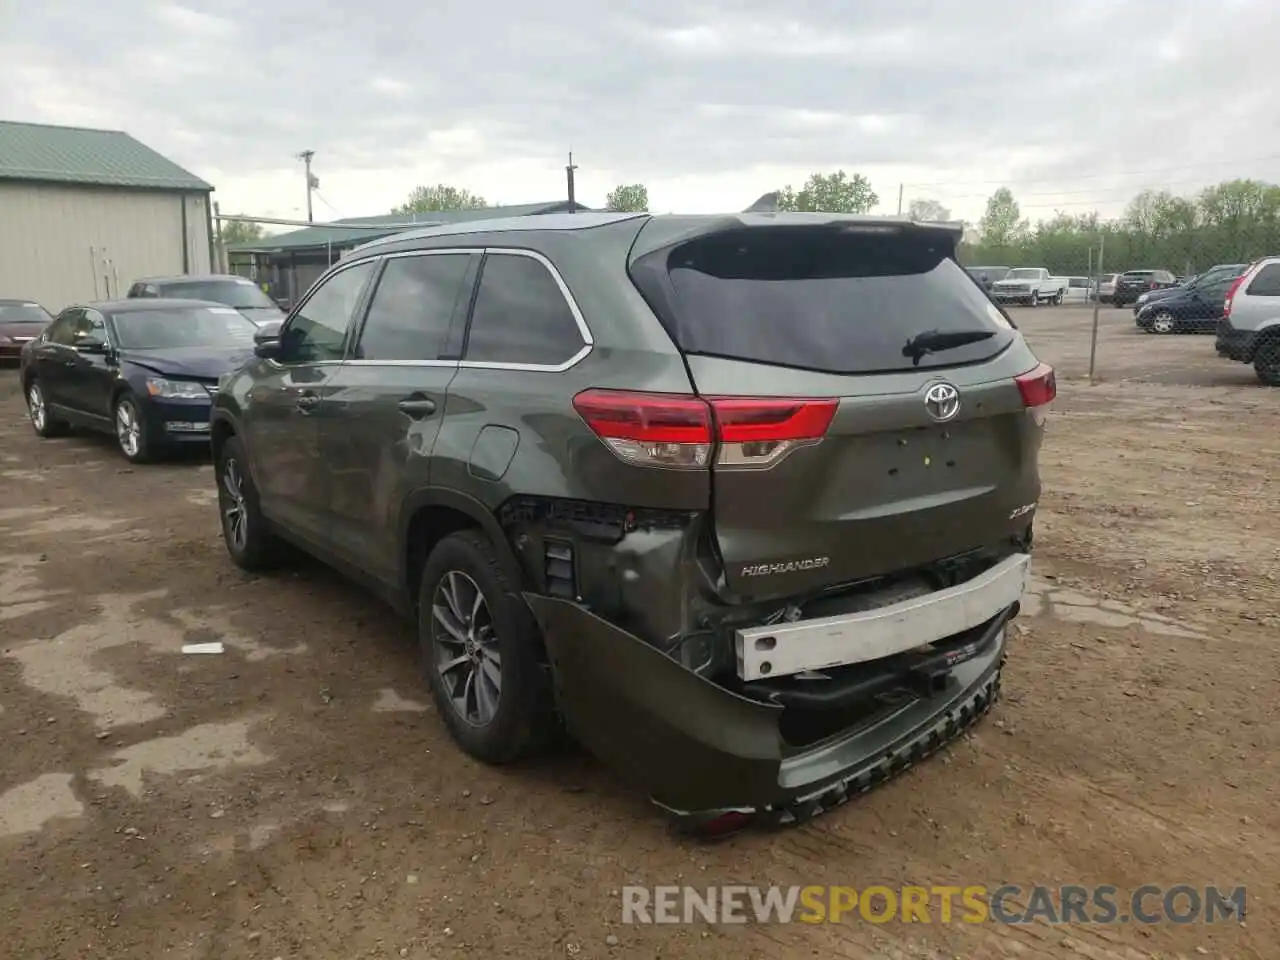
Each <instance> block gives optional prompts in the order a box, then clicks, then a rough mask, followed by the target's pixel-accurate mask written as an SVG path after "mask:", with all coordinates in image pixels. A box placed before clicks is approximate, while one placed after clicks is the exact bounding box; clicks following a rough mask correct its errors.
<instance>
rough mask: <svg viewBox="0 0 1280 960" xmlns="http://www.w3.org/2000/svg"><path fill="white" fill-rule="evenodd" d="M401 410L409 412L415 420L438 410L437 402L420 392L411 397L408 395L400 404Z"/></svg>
mask: <svg viewBox="0 0 1280 960" xmlns="http://www.w3.org/2000/svg"><path fill="white" fill-rule="evenodd" d="M398 406H399V407H400V410H401V412H403V413H407V414H408V415H409V416H410V417H412V418H413V419H414V420H418V419H421V418H422V417H425V416H426V415H427V414H430V413H435V412H436V402H435V401H434V400H432V399H431V398H429V397H424V396H423V395H422V394H420V393H415V394H414V395H413V396H411V397H406V398H405V399H404V400H401V401H400V403H399V404H398Z"/></svg>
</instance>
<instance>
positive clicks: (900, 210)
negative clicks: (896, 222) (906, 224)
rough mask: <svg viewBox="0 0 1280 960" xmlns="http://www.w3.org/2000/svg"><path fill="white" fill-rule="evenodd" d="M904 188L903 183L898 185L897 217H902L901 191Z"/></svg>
mask: <svg viewBox="0 0 1280 960" xmlns="http://www.w3.org/2000/svg"><path fill="white" fill-rule="evenodd" d="M905 187H906V184H905V183H900V184H898V216H902V191H903V189H904V188H905Z"/></svg>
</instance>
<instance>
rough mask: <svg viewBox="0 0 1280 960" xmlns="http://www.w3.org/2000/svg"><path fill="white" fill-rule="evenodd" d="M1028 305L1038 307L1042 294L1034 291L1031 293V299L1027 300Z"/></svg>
mask: <svg viewBox="0 0 1280 960" xmlns="http://www.w3.org/2000/svg"><path fill="white" fill-rule="evenodd" d="M1027 306H1028V307H1038V306H1040V294H1038V293H1033V294H1032V295H1031V299H1030V300H1028V301H1027Z"/></svg>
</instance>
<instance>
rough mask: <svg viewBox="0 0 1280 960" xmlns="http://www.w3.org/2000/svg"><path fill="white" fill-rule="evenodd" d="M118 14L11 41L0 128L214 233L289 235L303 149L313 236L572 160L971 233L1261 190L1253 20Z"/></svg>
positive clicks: (746, 195)
mask: <svg viewBox="0 0 1280 960" xmlns="http://www.w3.org/2000/svg"><path fill="white" fill-rule="evenodd" d="M114 6H115V5H114V4H112V3H103V4H98V5H96V6H95V5H85V4H83V3H80V2H78V0H46V2H45V3H44V4H42V5H34V6H29V7H26V8H24V10H23V12H22V15H21V17H20V18H18V17H11V18H10V21H9V23H7V24H6V29H5V31H4V32H3V33H2V34H0V115H3V116H6V117H10V118H15V119H29V120H37V121H46V122H53V123H77V124H84V125H89V126H107V127H114V128H121V129H127V130H128V131H129V132H130V133H132V134H133V135H135V136H136V137H138V138H139V139H141V140H143V141H144V142H146V143H147V144H149V145H151V146H152V147H154V148H155V149H157V150H159V151H161V152H162V153H165V154H166V155H168V156H170V157H172V158H173V159H174V160H175V161H177V162H179V163H181V164H182V165H184V166H186V167H188V168H189V169H191V170H192V171H193V172H195V173H198V174H200V175H201V176H204V177H206V178H207V179H210V180H212V181H213V182H214V183H215V185H216V186H217V187H218V198H219V200H220V202H221V204H222V206H223V209H236V210H244V211H250V212H259V213H262V214H264V215H267V214H272V213H274V214H275V215H277V216H289V215H291V214H290V211H295V210H296V209H297V208H298V207H299V206H300V204H303V203H304V202H305V196H304V194H303V193H302V171H301V166H300V164H299V163H298V161H297V160H296V159H295V155H296V154H297V153H298V152H299V151H301V150H304V149H312V150H315V151H316V158H315V171H316V174H317V176H319V177H320V180H321V193H322V196H323V202H322V203H320V204H319V205H318V212H321V213H323V212H326V211H327V214H326V215H328V214H332V213H334V212H338V213H342V214H345V215H357V214H367V213H376V212H381V211H384V210H386V209H388V208H390V206H391V205H393V204H395V203H397V202H400V201H401V200H402V199H403V197H404V196H405V195H406V194H407V193H408V192H409V191H410V190H411V189H412V188H413V186H414V185H416V184H418V183H435V182H447V183H455V184H457V185H459V186H464V187H467V188H469V189H471V190H473V191H475V192H477V193H480V194H482V195H483V196H485V197H487V198H489V199H491V200H498V199H501V200H504V201H507V202H519V201H530V200H541V199H554V198H558V197H561V196H563V195H564V165H565V162H566V155H567V152H568V151H569V150H570V149H572V150H573V152H574V159H575V162H576V163H578V164H579V170H578V195H579V197H580V198H582V199H584V200H585V201H586V202H588V203H590V202H596V203H598V202H601V201H602V200H603V198H604V194H605V193H606V192H607V190H608V189H609V188H610V187H611V186H613V185H614V184H615V183H618V182H622V181H626V182H633V181H643V182H646V183H648V184H649V188H650V196H651V198H652V201H653V203H654V205H655V207H656V208H657V209H663V210H665V209H682V210H708V209H720V210H723V209H739V208H741V207H742V206H744V205H746V204H747V203H749V202H750V201H751V200H753V199H754V198H755V197H756V196H758V195H759V194H761V193H763V192H764V191H766V190H768V189H772V188H776V187H778V186H781V185H782V184H784V183H787V182H791V183H793V184H796V185H798V184H799V183H800V182H801V181H803V179H804V178H805V176H807V174H808V173H809V172H811V171H814V170H829V169H834V168H836V167H844V168H845V169H847V170H849V171H854V170H857V171H859V172H862V173H864V174H866V175H867V176H869V177H870V178H871V180H872V183H873V184H874V186H875V187H876V189H877V191H878V192H879V194H880V196H881V198H882V207H883V208H884V209H894V208H896V204H897V197H898V189H899V184H905V186H904V187H903V193H904V205H905V203H907V202H909V201H910V200H911V199H913V198H914V197H932V198H935V199H938V200H939V201H941V202H942V203H944V204H945V205H947V206H948V207H950V208H951V209H952V210H953V211H955V213H956V214H957V215H960V216H967V217H973V218H976V217H977V216H979V215H980V213H981V210H982V206H983V202H984V200H985V197H986V196H987V195H989V194H990V193H991V191H992V190H993V189H994V188H995V187H996V186H998V185H999V184H1000V183H1002V182H1007V183H1009V184H1010V186H1011V187H1012V188H1013V190H1014V193H1015V196H1017V197H1018V198H1019V199H1020V201H1021V202H1022V205H1023V208H1024V211H1025V212H1026V213H1028V214H1030V215H1031V216H1033V217H1035V216H1049V215H1051V214H1052V212H1053V210H1054V208H1055V207H1061V208H1062V209H1066V210H1068V211H1071V212H1083V211H1084V210H1087V209H1092V208H1094V207H1101V208H1102V209H1103V212H1104V213H1114V212H1116V211H1118V210H1119V209H1120V208H1121V207H1122V206H1123V203H1124V201H1125V200H1126V199H1127V198H1128V197H1129V196H1130V195H1131V194H1133V193H1134V192H1136V191H1137V190H1138V189H1140V188H1142V187H1144V186H1149V185H1151V186H1165V185H1168V186H1169V187H1170V189H1175V190H1193V189H1195V188H1196V187H1197V186H1200V185H1203V184H1204V183H1206V182H1213V181H1216V180H1218V179H1221V178H1224V177H1229V176H1257V177H1261V178H1270V179H1280V128H1277V127H1276V125H1275V124H1271V123H1268V122H1266V118H1267V117H1269V116H1270V114H1269V112H1268V110H1269V106H1268V104H1269V99H1270V94H1269V89H1270V82H1271V75H1272V65H1271V59H1272V57H1273V53H1272V51H1273V50H1274V49H1275V48H1276V42H1277V40H1280V21H1278V20H1277V19H1276V18H1274V17H1270V16H1268V15H1267V14H1268V12H1269V6H1268V5H1267V4H1266V3H1265V0H1220V2H1218V3H1216V4H1215V5H1214V6H1213V7H1212V8H1207V7H1205V6H1204V4H1203V2H1201V0H1168V2H1159V0H1112V2H1102V0H1073V2H1072V3H1070V4H1066V5H1060V6H1059V7H1056V8H1054V7H1048V6H1045V5H1043V4H1027V3H1026V2H1025V0H1018V2H1014V0H971V2H970V3H967V4H951V5H947V4H934V3H925V2H923V0H860V2H859V3H857V4H848V3H845V2H841V0H792V2H790V3H787V4H776V3H768V2H765V0H679V2H677V0H643V2H642V0H613V2H611V3H608V4H601V3H588V2H587V0H558V2H557V0H549V2H547V3H543V4H540V5H536V6H530V5H528V4H525V3H519V2H517V0H478V2H471V3H466V4H462V3H449V4H415V3H410V2H408V0H382V2H380V3H378V4H376V5H375V6H373V7H369V8H367V9H366V8H360V7H358V6H357V7H352V6H350V5H336V6H328V7H326V6H317V5H316V4H315V3H313V2H304V0H277V2H276V3H274V4H271V5H269V6H263V5H262V4H260V3H257V2H250V0H226V2H224V3H222V4H220V5H219V6H217V7H216V8H212V9H214V10H216V13H211V12H205V11H204V10H202V9H197V8H196V5H194V4H193V3H189V4H178V3H163V4H156V5H153V6H150V7H145V8H142V12H140V13H139V12H133V13H131V14H130V15H129V16H121V15H120V11H119V10H116V9H113V8H114ZM1133 25H1138V27H1136V28H1135V27H1134V26H1133ZM1268 158H1269V159H1268ZM329 202H331V203H332V204H333V207H332V208H330V207H329V206H327V204H328V203H329Z"/></svg>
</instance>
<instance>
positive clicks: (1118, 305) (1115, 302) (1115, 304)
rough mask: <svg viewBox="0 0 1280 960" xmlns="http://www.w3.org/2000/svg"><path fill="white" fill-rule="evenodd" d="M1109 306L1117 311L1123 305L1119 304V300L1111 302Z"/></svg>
mask: <svg viewBox="0 0 1280 960" xmlns="http://www.w3.org/2000/svg"><path fill="white" fill-rule="evenodd" d="M1111 305H1112V306H1113V307H1115V308H1116V309H1117V310H1119V309H1120V308H1121V307H1123V306H1124V304H1123V303H1121V302H1120V301H1119V300H1112V301H1111Z"/></svg>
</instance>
